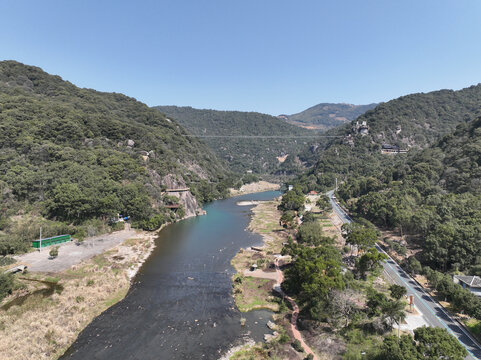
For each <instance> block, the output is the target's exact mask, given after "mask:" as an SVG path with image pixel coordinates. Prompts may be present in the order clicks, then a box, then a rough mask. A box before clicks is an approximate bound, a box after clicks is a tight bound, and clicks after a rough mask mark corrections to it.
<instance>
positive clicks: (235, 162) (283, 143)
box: [155, 106, 312, 174]
mask: <svg viewBox="0 0 481 360" xmlns="http://www.w3.org/2000/svg"><path fill="white" fill-rule="evenodd" d="M155 109H157V110H159V111H160V112H162V113H164V114H166V115H167V116H168V117H169V118H172V119H175V120H176V121H178V122H179V123H180V124H181V125H182V126H184V127H185V128H186V129H187V130H188V131H189V133H191V134H193V135H202V136H206V135H207V136H213V135H214V136H226V137H206V138H203V139H202V140H203V141H205V142H206V143H207V144H208V145H209V146H210V147H211V148H212V149H213V150H214V151H215V152H216V153H217V155H218V156H219V157H221V158H222V159H224V160H225V161H226V162H227V163H228V164H229V165H230V167H231V169H232V170H234V171H236V172H240V173H243V172H245V171H247V170H252V171H253V172H254V173H257V174H268V173H271V174H272V173H275V172H276V171H278V169H279V165H280V164H281V161H283V158H282V157H283V156H285V155H287V154H296V153H297V152H298V151H299V150H300V149H302V148H303V147H304V146H306V145H307V144H308V142H309V141H310V140H312V139H310V137H311V136H312V133H311V132H309V131H308V130H305V129H301V128H299V127H296V126H293V125H290V124H287V123H285V122H284V121H281V120H280V119H278V118H276V117H274V116H271V115H267V114H260V113H255V112H240V111H217V110H200V109H193V108H191V107H177V106H156V107H155ZM246 135H247V136H252V135H254V136H281V137H282V136H299V138H292V139H286V138H262V137H261V138H250V139H246V138H242V136H246ZM303 136H305V137H304V138H303ZM278 157H279V159H278Z"/></svg>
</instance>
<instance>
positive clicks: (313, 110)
mask: <svg viewBox="0 0 481 360" xmlns="http://www.w3.org/2000/svg"><path fill="white" fill-rule="evenodd" d="M376 105H377V104H368V105H352V104H331V103H321V104H317V105H315V106H312V107H310V108H309V109H306V110H304V111H301V112H300V113H297V114H292V115H279V118H281V119H283V120H286V121H287V122H288V123H290V124H293V125H296V126H300V127H304V128H307V129H314V130H320V131H326V130H329V129H331V128H334V127H337V126H340V125H342V124H345V123H347V122H350V121H352V120H355V119H356V118H357V117H358V116H360V115H362V114H364V113H365V112H366V111H368V110H371V109H373V108H374V107H376Z"/></svg>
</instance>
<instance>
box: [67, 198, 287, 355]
mask: <svg viewBox="0 0 481 360" xmlns="http://www.w3.org/2000/svg"><path fill="white" fill-rule="evenodd" d="M278 194H279V193H278V192H267V193H260V194H251V195H244V196H241V197H236V198H232V199H227V200H222V201H216V202H214V203H212V204H210V205H208V206H207V207H206V208H205V209H206V210H207V216H200V217H196V218H191V219H187V220H185V221H181V222H179V223H177V224H173V225H170V226H168V227H166V228H165V229H164V230H163V231H161V233H160V234H159V237H158V239H157V247H156V249H155V250H154V252H153V253H152V255H151V257H150V258H149V260H148V261H147V262H146V263H145V264H144V265H143V267H142V269H141V271H140V272H139V274H138V275H137V277H136V278H135V281H134V284H133V286H132V287H131V290H130V291H129V294H128V295H127V297H126V298H125V299H124V300H122V301H121V302H119V303H118V304H116V305H114V306H113V307H112V308H110V309H109V310H107V311H106V312H104V313H103V314H101V315H100V316H99V317H97V318H96V319H95V320H94V321H93V322H92V323H91V324H90V325H89V326H88V327H87V328H86V329H85V330H84V331H83V332H82V333H81V334H80V336H79V338H78V340H77V341H76V343H75V344H74V345H73V346H72V347H71V348H70V349H69V350H68V351H67V353H66V354H65V355H64V357H63V358H64V359H217V358H219V357H220V355H221V354H222V353H223V352H225V351H226V350H227V349H228V348H230V347H231V346H233V345H237V344H238V343H240V342H241V341H243V339H245V338H246V337H249V338H252V339H254V340H255V341H261V340H262V338H263V334H265V333H269V329H268V328H267V327H266V323H267V321H268V320H269V318H270V315H271V313H270V312H269V311H267V310H256V311H252V312H249V313H247V314H242V317H244V318H245V319H246V324H245V326H241V325H240V319H241V313H240V312H239V311H238V310H237V308H236V307H235V305H234V301H233V298H232V296H231V291H232V283H231V276H232V275H233V273H234V271H233V269H232V267H231V265H230V260H231V259H232V257H233V256H234V255H235V254H236V252H237V251H238V250H239V248H241V247H247V246H251V245H255V244H258V243H259V242H260V241H261V238H260V236H258V235H256V234H252V233H250V232H248V231H245V228H246V227H247V225H248V223H249V214H250V210H249V207H240V206H237V205H236V202H237V201H241V200H267V199H272V198H273V197H275V196H277V195H278Z"/></svg>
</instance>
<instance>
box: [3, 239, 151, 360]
mask: <svg viewBox="0 0 481 360" xmlns="http://www.w3.org/2000/svg"><path fill="white" fill-rule="evenodd" d="M147 237H148V238H146V237H145V235H144V237H143V238H141V239H135V241H134V240H130V241H126V242H125V243H124V244H122V245H119V246H117V247H116V248H114V249H112V250H110V251H108V252H106V253H103V254H100V255H97V256H95V257H94V258H92V259H90V260H88V261H86V262H83V263H81V264H78V265H75V266H72V268H70V269H69V270H66V271H63V272H61V273H58V274H55V276H56V278H58V283H57V288H56V290H54V291H53V293H52V294H47V295H45V291H46V289H47V288H48V285H47V284H45V283H42V282H38V281H32V280H35V279H39V278H44V279H45V277H44V276H43V275H41V274H28V276H25V277H24V278H22V279H20V278H18V281H19V282H20V283H22V284H23V285H24V287H25V288H24V289H22V290H20V291H17V292H16V293H15V294H13V295H12V296H10V297H9V298H8V299H6V300H5V301H4V302H3V306H2V309H1V310H0V336H1V338H2V341H1V342H0V354H1V358H2V359H5V360H7V359H12V360H13V359H15V360H23V359H25V360H26V359H57V358H58V357H59V356H60V355H61V354H62V353H63V352H64V351H65V350H66V349H67V348H68V347H69V346H70V344H72V342H73V341H74V340H75V339H76V337H77V335H78V333H79V332H80V331H81V330H82V329H83V328H84V327H85V326H86V325H87V324H89V323H90V322H91V321H92V319H93V318H94V317H96V316H98V315H99V314H100V313H101V312H103V311H104V310H106V309H107V308H108V307H110V306H112V305H113V304H115V303H117V302H118V301H120V300H121V299H123V298H124V297H125V295H126V294H127V291H128V289H129V287H130V278H129V271H130V272H131V271H132V267H133V266H135V265H136V264H137V263H138V261H139V260H143V259H144V258H146V257H147V256H148V253H149V252H148V249H149V248H150V247H151V243H152V242H153V237H151V236H147ZM119 254H121V256H119ZM27 278H30V279H31V280H27ZM50 280H52V279H50ZM53 280H55V279H53ZM22 295H23V296H24V298H23V301H19V299H22V298H19V296H22ZM12 301H13V302H12ZM17 303H18V304H17ZM9 304H10V305H11V304H15V305H12V306H11V307H8V305H9ZM7 308H8V309H7Z"/></svg>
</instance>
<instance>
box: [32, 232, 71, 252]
mask: <svg viewBox="0 0 481 360" xmlns="http://www.w3.org/2000/svg"><path fill="white" fill-rule="evenodd" d="M71 240H72V238H71V237H70V235H59V236H54V237H50V238H46V239H39V240H33V241H32V247H34V248H36V249H40V248H44V247H47V246H50V245H56V244H61V243H64V242H68V241H71Z"/></svg>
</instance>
